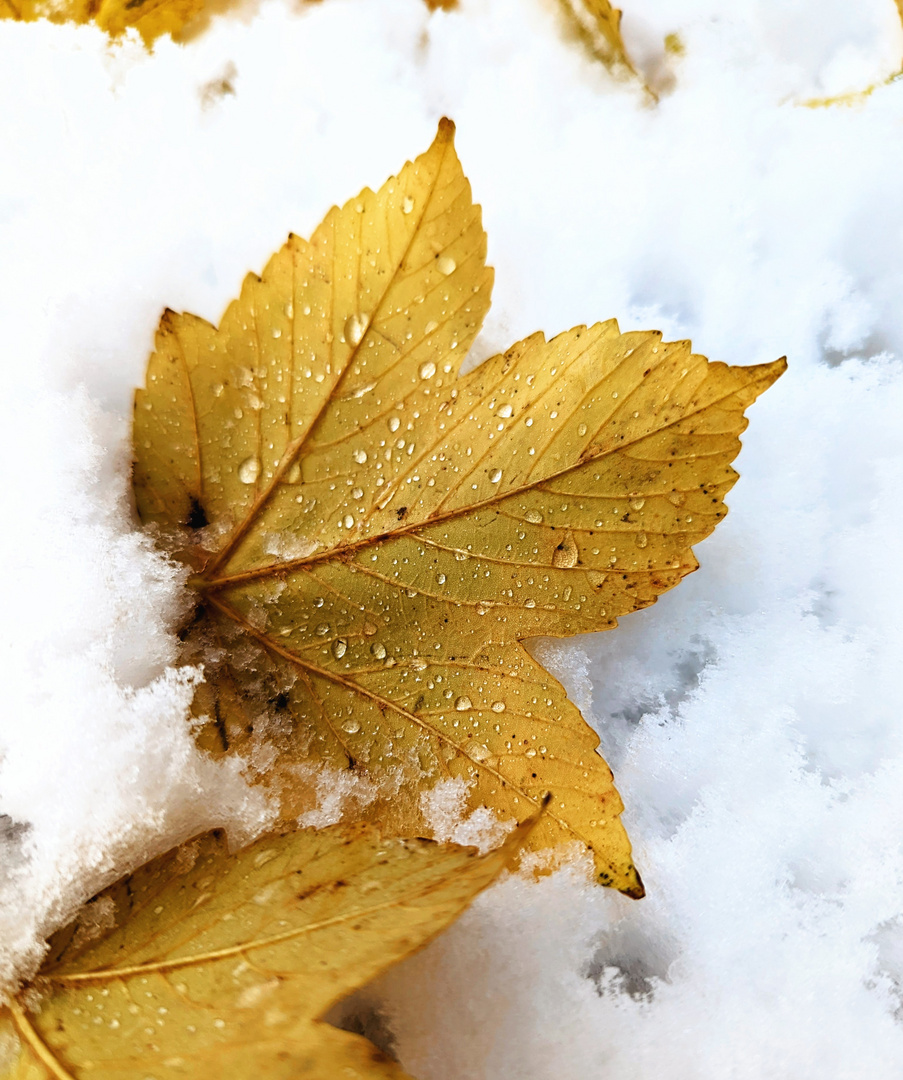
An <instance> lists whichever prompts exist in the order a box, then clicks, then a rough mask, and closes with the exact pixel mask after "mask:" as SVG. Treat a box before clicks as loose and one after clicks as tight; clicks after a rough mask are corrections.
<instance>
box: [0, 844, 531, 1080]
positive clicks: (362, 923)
mask: <svg viewBox="0 0 903 1080" xmlns="http://www.w3.org/2000/svg"><path fill="white" fill-rule="evenodd" d="M529 828H530V826H529V825H528V826H526V827H524V828H523V829H521V830H520V831H519V832H518V833H515V834H513V835H512V837H511V838H510V839H509V840H508V842H507V843H506V844H505V845H504V847H502V848H499V849H497V850H496V851H493V852H490V853H489V854H487V855H483V856H481V855H479V854H478V853H477V851H476V850H475V849H474V848H461V847H458V846H456V845H439V844H435V843H433V842H432V841H429V840H397V839H395V840H386V839H383V838H382V837H380V836H379V834H378V833H376V832H375V831H374V830H373V829H371V828H369V827H368V826H364V825H358V826H355V827H350V828H347V827H346V828H331V829H325V830H321V831H319V832H313V831H306V830H304V831H297V832H292V833H289V834H286V835H284V836H277V837H264V838H263V839H262V840H259V841H258V842H257V843H255V844H252V845H251V846H250V847H248V848H246V849H245V850H243V851H240V852H238V853H237V854H234V855H230V854H228V853H227V851H226V849H225V844H224V841H223V838H222V836H221V835H220V834H217V833H212V834H208V835H206V836H203V837H200V838H198V839H196V840H194V841H192V842H190V843H189V844H187V845H183V846H182V847H181V848H177V849H175V850H174V851H171V852H169V853H168V854H166V855H164V856H162V857H161V858H159V859H156V860H154V861H153V862H151V863H148V864H147V865H146V866H144V867H142V868H141V869H140V870H138V871H137V872H136V873H134V874H132V875H130V876H129V877H127V878H124V879H123V880H121V881H120V882H118V883H117V884H115V885H113V886H112V887H111V888H109V889H107V890H105V892H104V893H102V894H101V895H100V897H99V898H98V902H100V903H102V904H105V905H106V906H107V907H109V908H111V910H112V911H113V912H114V913H115V917H114V919H113V920H111V922H112V925H110V926H108V927H107V928H106V929H105V930H103V931H102V933H101V936H100V937H99V938H95V939H94V940H90V941H88V942H87V943H80V942H79V939H78V936H77V933H76V928H75V926H70V927H68V928H67V929H65V930H63V931H61V932H60V933H58V934H57V935H55V936H54V938H52V939H51V942H50V945H51V952H50V955H49V957H48V959H47V961H46V962H45V963H44V965H43V967H42V969H41V972H40V975H39V977H38V979H37V980H36V981H35V983H34V984H33V987H32V988H31V989H30V990H28V991H26V992H24V993H21V994H20V995H19V996H18V998H17V999H16V1000H15V1001H13V1002H12V1004H11V1005H10V1007H9V1009H7V1010H0V1055H2V1054H3V1052H4V1050H5V1052H6V1054H7V1059H8V1060H7V1062H4V1061H3V1059H2V1057H0V1069H2V1068H3V1067H4V1065H6V1066H7V1071H4V1072H3V1075H4V1076H5V1077H7V1078H8V1080H26V1078H27V1080H45V1078H47V1080H50V1078H53V1080H87V1078H89V1077H98V1078H103V1080H114V1078H115V1080H126V1078H133V1077H142V1078H144V1077H151V1076H152V1077H153V1078H154V1080H177V1078H184V1077H195V1078H197V1080H206V1078H208V1077H209V1078H211V1080H213V1078H216V1080H222V1078H223V1077H229V1078H230V1080H245V1078H252V1077H253V1078H255V1080H256V1078H260V1077H265V1078H266V1080H270V1078H276V1077H280V1078H285V1080H288V1078H294V1077H298V1076H304V1077H305V1078H310V1080H318V1078H319V1080H335V1078H336V1077H338V1076H343V1077H349V1078H354V1077H359V1078H373V1080H377V1078H383V1080H404V1078H405V1077H406V1076H407V1074H406V1073H405V1072H404V1071H403V1070H402V1069H401V1068H400V1067H399V1066H398V1065H396V1064H395V1063H394V1062H392V1061H390V1060H389V1059H387V1058H386V1057H385V1056H384V1055H383V1054H381V1052H380V1051H378V1050H377V1049H376V1047H374V1046H373V1045H372V1044H371V1043H369V1042H368V1041H367V1040H366V1039H364V1038H361V1037H360V1036H358V1035H353V1034H351V1033H349V1032H346V1031H339V1030H337V1029H336V1028H333V1027H331V1026H330V1025H328V1024H325V1023H322V1022H320V1020H319V1018H320V1017H321V1016H323V1015H324V1014H325V1013H326V1012H327V1011H328V1010H329V1008H330V1007H331V1006H332V1005H333V1004H334V1003H335V1002H336V1001H338V1000H340V999H341V998H342V997H345V996H346V995H347V994H348V993H350V992H351V991H352V990H354V989H356V988H358V987H359V986H361V985H363V984H364V983H365V982H367V981H369V980H370V979H372V978H373V977H374V976H376V975H377V974H378V973H380V972H381V971H383V970H385V969H386V968H387V967H389V966H390V965H391V964H393V963H396V962H397V961H398V960H400V959H402V958H403V957H404V956H407V955H409V954H410V953H412V952H414V951H416V950H417V949H419V948H420V947H421V946H423V945H425V944H426V943H427V942H429V941H430V940H432V938H434V937H435V936H436V935H437V934H439V933H440V932H441V931H442V930H443V929H445V927H446V926H447V925H448V924H449V923H450V922H452V921H453V920H454V919H455V918H457V916H458V915H459V914H460V913H461V912H462V911H463V910H464V908H466V907H467V905H468V904H469V903H470V901H471V900H472V899H473V898H474V897H475V896H476V895H477V893H479V892H480V891H481V890H482V889H484V888H485V887H486V886H487V885H489V884H491V882H492V881H493V880H494V879H495V878H496V877H497V876H498V874H499V873H500V872H501V871H502V870H503V869H504V867H505V866H506V864H507V863H508V861H509V860H510V859H511V857H512V854H513V853H514V851H515V850H516V848H517V846H518V845H519V844H520V843H521V842H522V841H523V839H524V836H525V834H526V832H527V831H528V829H529Z"/></svg>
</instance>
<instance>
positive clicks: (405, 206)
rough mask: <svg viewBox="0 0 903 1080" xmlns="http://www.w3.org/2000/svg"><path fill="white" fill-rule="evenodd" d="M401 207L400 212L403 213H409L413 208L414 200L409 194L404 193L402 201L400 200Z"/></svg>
mask: <svg viewBox="0 0 903 1080" xmlns="http://www.w3.org/2000/svg"><path fill="white" fill-rule="evenodd" d="M401 209H402V212H403V213H405V214H410V212H411V211H412V210H413V209H414V200H413V199H412V198H411V196H410V195H405V197H404V202H402V204H401Z"/></svg>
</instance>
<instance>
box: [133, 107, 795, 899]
mask: <svg viewBox="0 0 903 1080" xmlns="http://www.w3.org/2000/svg"><path fill="white" fill-rule="evenodd" d="M452 131H453V129H452V125H451V124H450V123H448V122H447V121H446V122H443V124H442V125H441V127H440V130H439V134H438V137H437V139H436V141H435V143H434V144H433V146H432V147H431V148H430V149H429V150H428V151H427V152H426V154H424V155H423V156H422V157H420V158H418V159H417V161H416V162H414V163H413V164H408V165H406V166H405V168H404V169H403V170H402V171H401V173H399V175H398V176H397V177H394V178H392V179H391V180H389V181H388V182H387V183H386V184H385V185H384V186H383V187H382V188H381V189H380V190H379V191H378V192H377V193H375V194H374V193H373V192H371V191H369V190H365V191H364V192H362V193H361V195H360V196H359V197H358V198H356V199H353V200H351V201H350V202H349V203H347V204H346V205H345V206H344V207H343V208H342V209H340V210H338V209H334V210H332V211H330V213H329V214H328V215H327V217H326V220H325V222H324V223H323V225H321V226H320V228H318V229H317V231H316V232H315V233H314V236H313V238H312V239H311V240H310V241H309V242H307V241H304V240H300V239H299V238H298V237H295V236H293V237H291V238H290V239H289V241H288V243H287V244H286V245H285V247H284V248H283V249H282V250H281V251H280V252H278V253H277V254H276V255H275V256H274V257H273V258H272V259H271V260H270V262H269V264H268V265H267V267H266V269H265V270H264V272H263V275H262V276H261V277H257V276H255V275H252V276H250V277H249V278H247V279H246V281H245V284H244V287H243V288H242V292H241V296H240V297H239V299H238V300H237V301H235V302H234V303H233V304H232V305H230V307H229V308H228V310H227V311H226V314H225V316H224V318H223V320H222V322H221V324H220V326H219V328H215V327H213V326H211V325H209V324H208V323H206V322H203V321H202V320H200V319H197V318H195V317H194V316H190V315H175V314H173V313H172V312H167V313H166V314H165V316H164V318H163V322H162V325H161V328H160V332H159V335H158V339H157V351H156V352H155V354H154V355H153V357H152V358H151V361H150V365H149V368H148V374H147V383H146V388H145V389H144V390H141V391H139V393H138V394H137V398H136V408H135V426H134V447H135V472H134V485H135V496H136V500H137V505H138V510H139V513H140V515H141V517H142V519H143V520H144V521H145V522H148V523H150V524H151V525H152V526H153V527H155V529H156V530H157V534H158V536H159V537H160V539H161V541H162V542H164V543H167V544H168V545H169V547H170V550H172V551H174V552H176V553H177V554H178V555H179V557H180V558H182V559H183V560H184V561H186V562H187V563H188V564H189V566H190V567H191V568H192V570H193V571H194V573H193V576H192V578H191V585H192V587H193V588H194V589H195V591H196V596H197V608H196V613H195V620H194V622H193V624H192V625H190V626H188V627H186V629H185V634H184V636H185V640H186V660H194V661H197V662H200V663H203V664H204V665H205V674H206V682H205V683H204V684H203V685H202V686H201V687H200V688H199V690H198V694H197V698H196V700H195V704H194V714H195V717H196V718H197V720H198V722H199V727H200V734H199V739H200V742H201V745H202V746H204V747H205V748H206V749H208V750H209V751H210V752H212V753H239V754H242V755H244V756H245V757H246V758H248V759H249V760H250V761H251V762H252V763H254V762H260V763H262V764H260V768H261V770H262V775H263V778H264V779H265V780H266V782H267V783H269V784H270V785H271V786H273V788H274V790H276V791H278V793H279V795H280V797H281V799H282V808H283V813H284V815H285V817H286V818H293V817H295V816H297V815H299V814H301V813H303V812H304V811H306V810H309V809H311V800H312V799H313V798H314V789H315V786H316V785H314V784H312V783H310V782H307V783H299V780H298V777H299V769H301V770H302V771H303V770H304V769H307V770H308V780H310V770H311V769H313V768H314V767H315V766H316V767H322V768H332V769H338V770H353V771H354V772H355V773H358V774H360V775H362V776H364V777H366V778H367V781H368V783H369V785H370V787H369V788H368V791H369V796H368V797H370V798H373V799H374V801H373V802H372V803H371V805H370V808H369V812H371V813H373V814H374V815H377V816H380V817H381V819H383V820H385V821H387V822H390V823H391V825H392V827H397V828H398V829H399V830H401V831H402V832H420V831H421V830H422V829H425V828H427V827H428V822H427V820H426V819H425V818H424V816H423V815H424V814H425V813H426V812H427V811H428V806H427V805H426V804H422V799H421V795H422V794H423V792H424V790H425V789H428V788H430V787H432V786H433V785H435V784H436V783H437V782H439V781H443V780H444V781H453V782H454V783H455V784H456V785H457V786H458V787H461V786H462V785H463V786H465V787H466V789H467V801H468V806H469V807H471V808H476V807H480V806H488V807H491V808H493V809H494V810H495V811H497V812H498V813H499V814H500V815H502V816H503V817H506V818H509V819H510V818H515V819H521V818H523V817H524V815H525V814H529V813H530V812H532V810H533V808H534V807H535V806H536V805H537V804H538V802H539V800H540V799H541V797H542V795H543V793H544V792H546V791H551V792H552V794H553V796H554V798H553V800H552V804H551V806H550V809H549V812H548V813H547V815H546V817H545V819H544V820H543V822H542V823H541V824H540V825H539V826H538V828H537V829H536V831H535V833H534V834H533V836H532V838H531V846H533V847H535V848H542V847H548V846H551V845H555V844H559V843H562V842H568V841H575V840H577V841H580V842H581V843H582V844H584V845H586V846H587V847H589V848H590V849H591V851H592V853H593V856H594V859H595V865H596V870H597V873H598V877H599V880H600V881H602V882H604V883H606V884H611V885H614V886H615V887H617V888H619V889H621V890H622V891H624V892H626V893H628V894H629V895H634V896H636V895H641V893H642V886H641V884H640V881H639V877H638V875H637V872H636V870H635V868H634V866H633V862H632V859H631V853H630V845H629V842H628V840H627V837H626V834H625V832H624V830H623V827H622V826H621V824H620V819H619V815H620V812H621V810H622V804H621V800H620V797H619V796H618V793H617V791H616V790H615V788H614V785H613V782H612V777H611V772H610V770H609V769H608V767H607V765H606V764H605V762H604V761H603V760H602V758H601V757H600V756H599V755H598V753H597V751H596V747H597V745H598V741H599V740H598V738H597V737H596V735H595V733H594V732H593V731H592V729H591V728H589V727H588V726H587V724H586V723H585V722H584V720H583V718H582V717H581V716H580V713H579V712H578V711H577V709H576V708H575V706H574V705H573V704H572V703H571V702H570V701H569V700H568V698H567V696H566V694H565V692H564V690H563V688H562V687H561V685H560V684H559V683H558V682H557V681H556V680H555V679H554V678H552V677H551V676H550V675H549V674H548V673H547V672H546V671H545V670H544V669H543V668H542V667H541V666H540V664H538V663H537V662H536V660H534V659H533V657H532V656H531V655H530V653H529V652H528V651H527V650H526V649H525V648H524V646H523V645H522V644H521V643H522V642H523V640H524V639H525V638H530V637H534V636H537V635H543V634H552V635H560V636H565V635H570V634H577V633H585V632H588V631H594V630H603V629H607V628H609V627H613V626H614V625H615V624H616V621H617V619H618V617H619V616H621V615H625V614H627V613H629V612H631V611H634V610H636V609H638V608H643V607H646V606H648V605H649V604H651V603H653V602H654V601H655V599H656V597H657V596H658V595H659V594H660V593H662V592H664V591H665V590H666V589H670V588H671V587H672V586H674V585H676V584H677V583H678V581H680V579H681V578H682V577H683V576H684V575H685V574H687V573H689V572H690V571H692V570H694V569H695V568H696V566H697V563H696V560H695V558H694V556H693V553H692V546H693V545H694V544H696V543H698V542H699V541H700V540H702V539H704V538H705V537H706V536H707V535H708V534H709V533H710V532H711V531H712V529H713V528H714V526H715V524H716V522H717V521H718V520H719V519H720V518H721V517H723V516H724V514H725V512H726V510H725V506H724V502H723V499H724V495H725V493H726V492H727V491H728V489H729V488H730V487H731V485H732V484H733V483H734V480H735V479H736V473H734V471H733V470H732V469H731V466H730V462H731V461H732V460H733V458H734V457H735V456H736V454H737V452H738V450H739V448H740V443H739V435H740V433H741V432H742V431H743V429H744V427H745V424H746V421H745V419H744V416H743V412H744V409H745V408H746V406H747V405H749V404H750V403H751V402H752V401H754V400H755V398H756V397H757V396H758V394H760V393H761V392H762V391H763V390H764V389H765V388H766V387H767V386H768V385H770V383H772V382H773V381H774V380H775V379H776V378H777V377H778V375H779V374H780V373H781V371H782V370H783V366H784V365H783V361H778V362H776V363H774V364H769V365H762V366H759V367H750V368H738V367H728V366H727V365H725V364H721V363H713V364H710V363H709V362H708V361H707V360H706V359H705V358H704V357H702V356H698V355H695V354H693V353H692V352H691V349H690V346H689V343H688V342H676V343H671V344H665V343H663V342H662V341H661V335H660V334H658V333H657V332H648V333H645V332H644V333H628V334H621V333H620V332H619V330H618V327H617V324H616V323H615V322H607V323H601V324H597V325H595V326H592V327H589V328H587V327H576V328H575V329H573V330H570V331H568V332H567V333H564V334H561V335H560V336H559V337H557V338H554V339H553V340H551V341H546V340H545V338H544V337H543V336H542V335H541V334H535V335H534V336H532V337H530V338H528V339H527V340H525V341H522V342H520V343H519V344H517V345H515V346H513V347H512V348H511V349H510V350H509V351H508V352H507V353H505V354H504V355H501V356H496V357H493V358H492V359H489V360H487V361H486V362H485V363H483V364H481V365H480V366H479V367H476V368H475V369H473V370H472V371H470V372H469V373H468V374H466V375H463V376H459V375H458V368H459V366H460V363H461V361H462V359H463V358H464V355H465V354H466V352H467V350H468V348H469V346H470V344H471V342H472V341H473V339H474V337H475V335H476V333H477V331H478V329H479V327H480V324H481V322H482V320H483V317H484V315H485V312H486V310H487V308H488V305H489V289H490V284H491V272H490V271H489V270H488V269H487V268H486V266H485V262H484V259H485V251H486V238H485V235H484V233H483V230H482V227H481V225H480V214H479V208H478V207H476V206H474V205H473V203H472V202H471V198H470V187H469V185H468V183H467V181H466V179H465V178H464V176H463V173H462V171H461V167H460V164H459V162H458V159H457V157H456V155H455V152H454V148H453V145H452ZM409 207H410V211H408V209H407V208H409ZM443 260H447V261H446V262H445V263H443V262H442V261H443ZM451 262H454V267H455V268H454V270H453V271H451V272H450V273H448V274H446V273H445V270H446V269H447V268H448V267H449V266H450V264H451ZM440 263H442V265H440ZM352 318H353V319H355V320H358V319H359V320H361V323H360V324H358V323H357V322H355V323H354V329H353V332H351V331H349V329H348V327H349V320H350V319H352ZM273 329H278V330H279V331H280V333H279V335H278V336H274V335H273V333H272V332H271V331H272V330H273ZM359 331H360V332H359ZM361 387H366V388H367V392H366V393H363V394H362V393H360V389H361ZM251 394H253V395H254V396H255V398H257V399H259V400H260V401H261V402H262V407H261V408H255V409H250V408H248V407H247V402H248V398H249V395H251ZM248 461H254V462H258V461H259V463H260V464H259V468H257V467H255V469H253V470H251V469H250V468H247V469H246V463H247V462H248ZM243 471H246V472H247V473H248V474H250V472H251V471H253V473H254V475H253V477H251V478H250V480H249V481H246V480H245V478H244V477H243V475H242V473H243ZM274 538H276V539H274ZM292 552H302V554H292ZM475 747H476V748H478V749H477V750H476V751H474V748H475Z"/></svg>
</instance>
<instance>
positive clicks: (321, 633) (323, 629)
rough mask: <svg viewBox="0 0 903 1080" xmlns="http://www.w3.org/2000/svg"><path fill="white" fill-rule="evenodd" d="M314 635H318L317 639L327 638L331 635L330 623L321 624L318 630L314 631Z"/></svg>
mask: <svg viewBox="0 0 903 1080" xmlns="http://www.w3.org/2000/svg"><path fill="white" fill-rule="evenodd" d="M314 633H315V634H316V635H317V637H326V635H327V634H328V633H329V623H327V622H321V623H320V625H319V626H318V627H317V628H316V630H314Z"/></svg>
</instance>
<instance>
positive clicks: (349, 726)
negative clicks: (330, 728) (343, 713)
mask: <svg viewBox="0 0 903 1080" xmlns="http://www.w3.org/2000/svg"><path fill="white" fill-rule="evenodd" d="M360 730H361V725H360V724H359V723H358V722H357V720H346V721H345V723H344V724H342V731H347V732H348V734H349V735H357V733H358V732H359V731H360Z"/></svg>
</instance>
